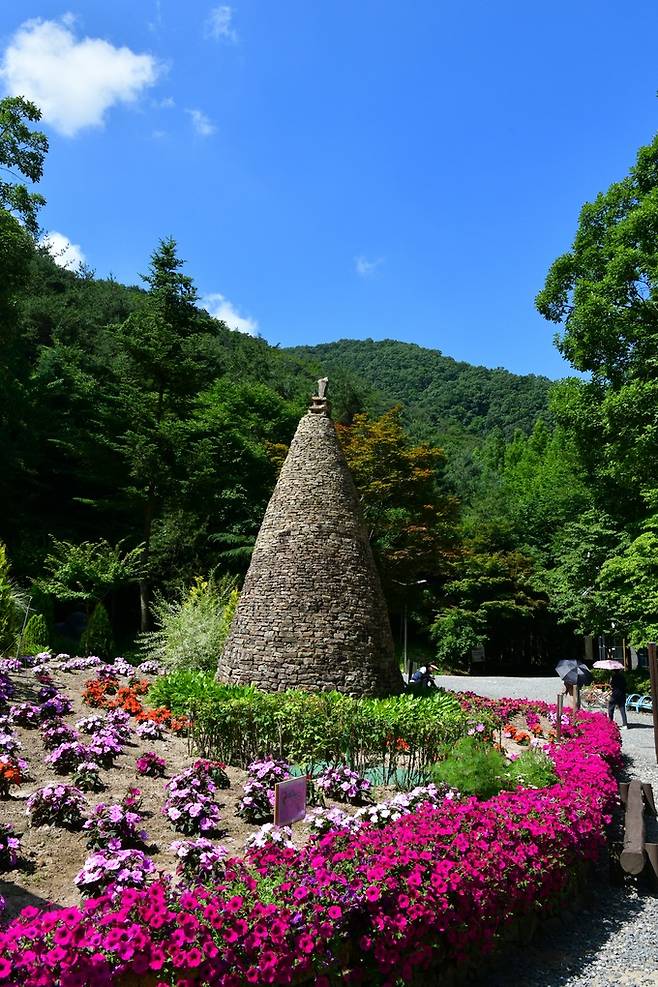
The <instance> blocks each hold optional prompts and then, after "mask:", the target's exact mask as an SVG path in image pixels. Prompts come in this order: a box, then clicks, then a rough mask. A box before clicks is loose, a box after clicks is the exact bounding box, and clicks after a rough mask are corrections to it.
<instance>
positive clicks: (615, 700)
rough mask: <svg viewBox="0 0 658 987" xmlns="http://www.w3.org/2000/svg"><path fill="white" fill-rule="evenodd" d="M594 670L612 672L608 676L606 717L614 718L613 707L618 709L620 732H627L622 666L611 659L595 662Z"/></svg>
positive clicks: (624, 679) (625, 690) (625, 691)
mask: <svg viewBox="0 0 658 987" xmlns="http://www.w3.org/2000/svg"><path fill="white" fill-rule="evenodd" d="M594 668H605V669H607V670H608V671H610V672H612V675H611V676H610V699H609V700H608V717H609V718H610V719H611V720H614V718H615V706H618V707H619V712H620V713H621V724H622V730H628V720H627V719H626V693H627V689H626V676H625V675H624V666H623V665H622V663H621V662H620V661H615V660H614V659H613V658H606V659H605V661H595V662H594Z"/></svg>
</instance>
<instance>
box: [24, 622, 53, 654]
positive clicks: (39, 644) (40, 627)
mask: <svg viewBox="0 0 658 987" xmlns="http://www.w3.org/2000/svg"><path fill="white" fill-rule="evenodd" d="M49 647H50V639H49V634H48V625H47V624H46V619H45V617H44V616H43V615H42V614H40V613H33V614H32V616H31V617H30V619H29V620H28V622H27V624H26V625H25V630H24V631H23V634H22V635H21V638H20V642H19V650H20V653H21V654H22V655H38V654H40V653H41V652H42V651H48V648H49Z"/></svg>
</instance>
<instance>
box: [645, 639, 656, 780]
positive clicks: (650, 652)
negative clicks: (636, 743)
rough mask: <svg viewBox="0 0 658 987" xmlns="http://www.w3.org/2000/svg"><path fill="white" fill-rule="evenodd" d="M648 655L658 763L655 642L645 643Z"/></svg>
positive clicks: (654, 739) (654, 743)
mask: <svg viewBox="0 0 658 987" xmlns="http://www.w3.org/2000/svg"><path fill="white" fill-rule="evenodd" d="M647 652H648V655H649V676H650V678H651V709H652V713H653V746H654V750H655V752H656V764H658V648H657V647H656V645H655V644H648V645H647Z"/></svg>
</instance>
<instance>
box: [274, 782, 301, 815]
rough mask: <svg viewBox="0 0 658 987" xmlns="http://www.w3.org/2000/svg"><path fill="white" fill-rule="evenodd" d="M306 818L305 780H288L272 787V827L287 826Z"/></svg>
mask: <svg viewBox="0 0 658 987" xmlns="http://www.w3.org/2000/svg"><path fill="white" fill-rule="evenodd" d="M305 816H306V778H305V777H302V778H288V779H287V780H286V781H279V782H277V784H276V785H275V786H274V825H275V826H289V825H290V824H291V823H295V822H299V821H300V819H304V817H305Z"/></svg>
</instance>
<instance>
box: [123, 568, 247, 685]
mask: <svg viewBox="0 0 658 987" xmlns="http://www.w3.org/2000/svg"><path fill="white" fill-rule="evenodd" d="M237 601H238V591H237V589H236V581H235V579H234V578H233V577H229V576H224V577H222V578H221V579H219V580H217V579H215V577H214V576H213V575H211V576H210V577H209V578H208V579H199V578H197V579H196V580H195V583H194V585H193V586H192V588H191V589H188V590H185V591H180V592H179V593H178V595H177V597H176V598H175V599H174V600H166V599H165V598H164V597H163V596H156V598H155V602H154V604H153V616H154V619H155V623H156V625H157V628H156V630H154V631H150V632H148V633H146V634H141V635H140V637H139V648H140V651H141V653H142V656H143V657H144V658H150V659H154V660H155V661H159V662H161V663H162V664H163V665H164V666H165V668H167V669H170V670H171V671H175V670H176V669H179V668H187V669H207V670H213V671H214V670H215V669H216V667H217V659H218V658H219V656H220V654H221V652H222V648H223V647H224V642H225V640H226V637H227V635H228V632H229V628H230V626H231V621H232V620H233V614H234V613H235V607H236V605H237Z"/></svg>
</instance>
